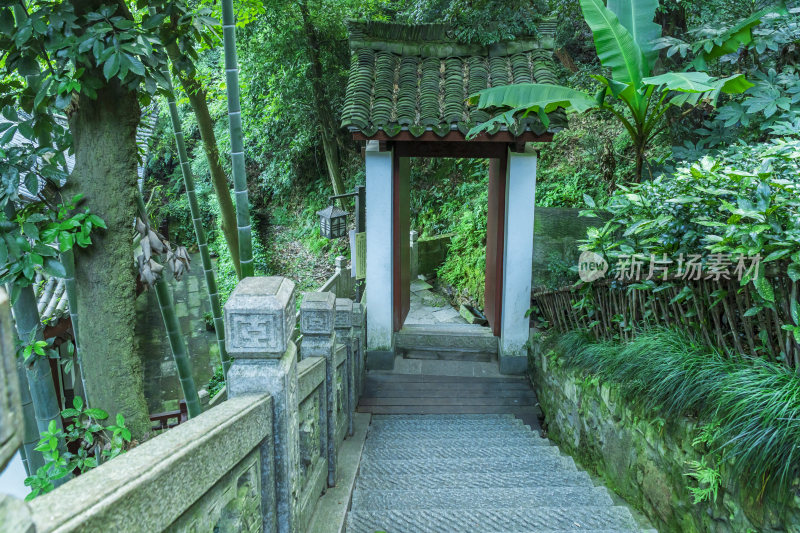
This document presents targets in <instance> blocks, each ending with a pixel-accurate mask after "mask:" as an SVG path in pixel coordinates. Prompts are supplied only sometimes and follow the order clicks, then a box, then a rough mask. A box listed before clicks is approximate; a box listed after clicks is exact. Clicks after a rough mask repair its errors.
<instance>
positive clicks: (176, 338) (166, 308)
mask: <svg viewBox="0 0 800 533" xmlns="http://www.w3.org/2000/svg"><path fill="white" fill-rule="evenodd" d="M136 198H137V201H138V203H139V213H140V217H139V218H137V219H136V231H137V232H138V234H139V236H140V237H141V240H140V243H141V247H142V253H141V254H140V255H139V256H138V257H137V258H136V261H137V264H138V267H139V279H140V280H141V281H142V283H144V284H145V286H146V287H148V288H150V287H155V290H156V298H157V299H158V306H159V307H160V308H161V317H162V318H163V319H164V327H165V328H166V330H167V338H168V339H169V346H170V348H171V349H172V357H173V358H174V359H175V366H176V367H177V369H178V380H179V381H180V383H181V390H182V391H183V397H184V398H185V399H186V408H187V410H188V411H189V418H194V417H195V416H198V415H200V414H201V413H202V412H203V409H202V407H201V406H200V397H199V396H198V394H197V386H196V385H195V382H194V376H193V375H192V361H191V359H190V358H189V352H188V350H187V349H186V340H185V339H184V338H183V333H182V332H181V326H180V322H179V321H178V315H177V313H176V312H175V303H174V301H173V300H172V291H171V290H170V288H169V284H168V283H167V280H166V273H164V272H163V270H164V266H163V265H162V264H160V263H158V262H157V261H155V260H154V259H153V254H156V255H160V254H166V260H167V263H169V264H170V267H171V270H172V273H173V275H174V276H175V279H178V280H179V279H180V278H181V277H182V276H183V273H184V272H185V271H187V270H188V265H189V255H188V253H187V252H186V249H185V248H184V247H182V246H178V247H177V249H176V250H174V251H173V250H172V248H171V247H170V245H169V243H168V242H167V241H166V239H164V237H163V236H162V235H161V234H159V233H158V232H157V231H155V230H154V229H152V228H151V227H150V217H149V216H148V215H147V208H146V207H145V205H144V200H143V199H142V196H141V194H137V195H136Z"/></svg>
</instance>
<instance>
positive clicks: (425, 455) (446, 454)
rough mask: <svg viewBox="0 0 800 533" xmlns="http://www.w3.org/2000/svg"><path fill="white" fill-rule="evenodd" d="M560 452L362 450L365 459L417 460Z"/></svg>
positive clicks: (541, 449) (495, 448)
mask: <svg viewBox="0 0 800 533" xmlns="http://www.w3.org/2000/svg"><path fill="white" fill-rule="evenodd" d="M559 455H561V452H560V451H559V449H558V448H557V447H556V446H535V447H532V446H489V447H481V448H478V447H477V446H476V447H472V448H467V447H463V448H454V447H451V446H439V447H435V448H380V447H379V448H372V449H371V450H364V457H365V459H369V460H377V461H385V460H402V459H407V460H412V461H413V460H418V459H428V460H431V461H433V460H435V461H440V460H444V459H480V458H482V457H504V458H506V459H515V458H521V459H524V458H531V457H544V456H551V457H557V456H559Z"/></svg>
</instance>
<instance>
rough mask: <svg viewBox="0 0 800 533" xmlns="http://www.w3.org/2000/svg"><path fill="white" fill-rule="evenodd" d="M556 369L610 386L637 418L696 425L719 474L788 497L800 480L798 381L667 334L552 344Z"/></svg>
mask: <svg viewBox="0 0 800 533" xmlns="http://www.w3.org/2000/svg"><path fill="white" fill-rule="evenodd" d="M556 347H557V353H558V356H557V361H558V362H560V363H561V364H564V365H566V366H568V367H571V368H577V369H580V370H582V371H584V372H586V373H588V374H590V375H591V376H594V377H597V378H599V379H600V380H601V381H604V382H608V383H610V384H613V386H615V387H617V388H619V390H620V392H621V394H622V395H623V396H625V397H627V398H631V399H632V400H633V401H634V403H635V404H636V405H638V406H639V408H640V409H641V411H642V413H644V414H645V415H647V416H649V417H652V418H655V417H660V418H662V419H669V418H671V417H675V416H679V415H685V416H691V417H699V418H700V420H701V421H702V422H703V423H705V424H707V425H709V426H711V427H712V428H713V430H712V431H711V434H710V435H709V436H708V438H707V439H706V440H707V441H708V445H709V451H710V452H711V456H712V457H714V460H715V463H716V465H717V467H719V466H720V465H722V464H724V463H726V466H727V467H728V468H729V469H728V475H730V476H732V477H734V478H744V479H753V480H758V481H757V485H754V486H753V491H754V492H753V494H752V495H751V497H753V498H758V497H760V495H761V494H762V492H763V490H765V489H766V490H772V491H775V493H776V494H777V495H779V496H780V497H784V498H786V497H791V495H792V494H793V493H794V491H795V490H796V488H797V487H796V486H795V485H794V484H795V483H796V482H797V479H798V475H800V467H798V462H797V461H796V453H797V448H798V446H800V425H798V423H797V419H798V417H800V400H799V399H800V377H798V375H797V374H796V373H795V372H793V371H791V370H788V369H786V368H785V367H783V366H782V365H776V364H773V363H768V362H765V361H763V360H760V359H749V358H744V357H742V358H738V359H733V360H731V359H728V358H724V357H722V356H721V355H720V354H718V353H715V352H713V351H712V350H710V349H709V348H707V347H706V346H703V345H700V344H698V343H696V342H695V341H693V340H692V339H690V338H688V337H686V336H684V335H683V334H681V333H680V332H677V331H672V330H650V331H640V332H639V333H638V335H637V336H636V337H635V338H634V339H633V340H632V341H630V342H628V343H625V344H617V343H608V342H607V343H594V342H589V341H587V340H586V338H585V337H583V335H581V334H579V333H572V334H568V335H565V336H563V337H561V338H559V339H557V342H556Z"/></svg>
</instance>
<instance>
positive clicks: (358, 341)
mask: <svg viewBox="0 0 800 533" xmlns="http://www.w3.org/2000/svg"><path fill="white" fill-rule="evenodd" d="M365 343H366V339H365V338H364V306H363V305H362V304H360V303H358V302H353V354H354V360H355V362H356V366H355V376H356V393H355V394H356V399H358V398H360V397H361V392H362V391H363V390H364V351H365V349H366V346H365Z"/></svg>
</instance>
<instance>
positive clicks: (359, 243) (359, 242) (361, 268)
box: [354, 231, 367, 279]
mask: <svg viewBox="0 0 800 533" xmlns="http://www.w3.org/2000/svg"><path fill="white" fill-rule="evenodd" d="M354 263H355V265H356V279H364V278H366V277H367V234H366V233H365V232H363V231H362V232H361V233H356V260H355V261H354Z"/></svg>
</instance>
